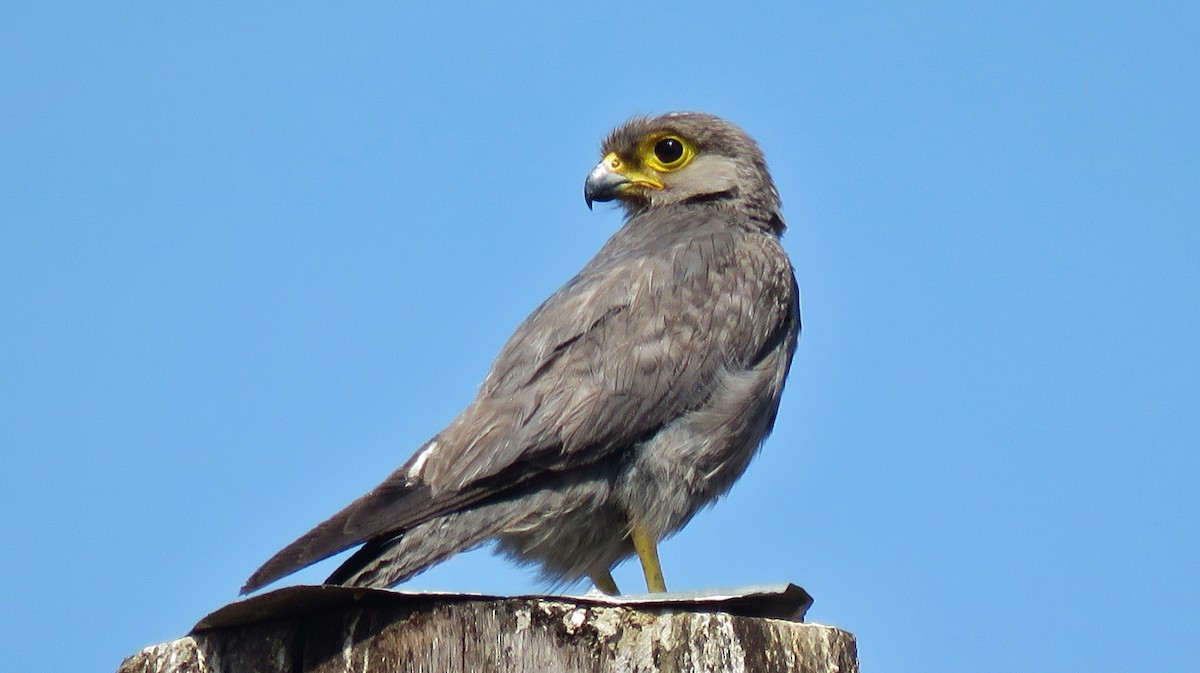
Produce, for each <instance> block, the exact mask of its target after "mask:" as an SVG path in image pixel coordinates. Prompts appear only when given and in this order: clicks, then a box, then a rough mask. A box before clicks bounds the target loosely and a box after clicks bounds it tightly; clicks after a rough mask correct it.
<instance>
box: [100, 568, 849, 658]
mask: <svg viewBox="0 0 1200 673" xmlns="http://www.w3.org/2000/svg"><path fill="white" fill-rule="evenodd" d="M811 600H812V599H811V598H809V596H808V594H807V593H806V592H805V591H804V590H803V589H801V588H800V587H797V586H795V585H790V584H789V585H779V586H771V587H762V588H753V589H740V590H732V591H711V592H703V593H696V594H656V595H647V596H638V597H620V598H609V597H602V596H590V595H589V596H582V597H575V596H570V597H567V596H520V597H511V598H504V597H496V596H479V595H464V594H436V593H408V592H397V591H383V590H373V589H351V588H346V587H326V586H321V587H311V586H304V587H290V588H285V589H280V590H277V591H274V592H271V593H268V594H264V595H262V596H257V597H254V598H250V599H248V600H244V601H240V602H237V603H232V604H230V605H227V606H225V607H224V608H221V609H220V610H218V611H216V612H214V613H213V614H211V615H209V616H208V617H205V618H204V619H203V620H201V621H200V623H199V624H197V625H196V627H195V628H194V629H193V630H192V632H191V633H190V634H188V635H187V636H186V637H184V638H180V639H179V640H176V641H173V642H169V643H163V644H161V645H154V646H152V647H147V648H146V649H144V650H142V651H141V652H139V653H137V654H135V655H133V656H131V657H129V658H128V659H126V660H125V661H124V663H122V664H121V667H120V668H119V669H118V673H243V672H249V671H256V672H260V673H327V672H328V673H332V672H333V671H338V672H342V671H355V672H361V673H383V672H387V671H422V672H428V673H479V672H483V671H531V672H533V671H536V672H538V673H541V672H543V671H545V672H558V671H564V672H569V673H574V672H577V671H578V672H580V673H582V672H589V673H590V672H592V671H647V672H650V671H655V672H658V671H670V672H672V673H674V672H684V671H780V672H784V671H787V672H793V671H796V672H801V671H802V672H804V673H832V672H835V671H836V672H838V673H857V671H858V661H857V658H856V653H855V642H854V636H852V635H851V634H849V633H847V632H845V631H841V630H839V629H836V628H833V627H829V626H821V625H818V624H805V623H803V622H802V621H800V620H801V619H803V614H804V612H805V610H807V608H808V606H809V605H810V604H811Z"/></svg>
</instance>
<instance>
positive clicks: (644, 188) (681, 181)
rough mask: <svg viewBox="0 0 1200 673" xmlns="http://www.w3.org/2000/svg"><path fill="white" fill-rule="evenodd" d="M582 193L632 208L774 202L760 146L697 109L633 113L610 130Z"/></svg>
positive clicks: (635, 210) (771, 206) (771, 205)
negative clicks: (647, 114) (654, 114)
mask: <svg viewBox="0 0 1200 673" xmlns="http://www.w3.org/2000/svg"><path fill="white" fill-rule="evenodd" d="M600 154H601V155H602V156H603V157H604V158H603V159H601V160H600V163H599V164H597V165H596V167H595V168H593V169H592V171H591V173H589V174H588V177H587V181H586V182H585V183H584V186H583V197H584V199H585V200H586V201H587V204H588V207H589V208H591V207H592V203H593V202H596V201H613V200H617V201H620V203H621V205H622V206H624V207H625V210H626V211H627V212H628V213H629V214H630V215H635V214H637V213H639V212H643V211H645V210H648V209H651V208H656V207H660V206H664V205H670V204H677V203H687V202H701V201H718V200H729V201H731V202H735V203H753V204H758V205H759V206H765V207H767V208H768V209H770V210H778V208H779V193H778V192H777V191H776V190H775V184H774V183H773V182H772V180H771V175H770V173H768V172H767V164H766V160H765V159H764V158H763V154H762V150H760V149H759V148H758V145H757V144H756V143H755V142H754V140H753V139H752V138H751V137H750V136H749V135H747V134H746V132H745V131H743V130H741V129H740V128H738V127H737V126H734V125H733V124H730V123H729V122H727V121H725V120H723V119H721V118H719V117H715V116H713V115H709V114H704V113H699V112H672V113H669V114H665V115H662V116H660V117H636V118H634V119H631V120H629V121H628V122H626V123H625V124H624V125H622V126H621V127H619V128H617V129H616V130H614V131H613V132H612V133H611V134H609V136H608V138H607V139H606V140H605V141H604V143H603V145H601V148H600Z"/></svg>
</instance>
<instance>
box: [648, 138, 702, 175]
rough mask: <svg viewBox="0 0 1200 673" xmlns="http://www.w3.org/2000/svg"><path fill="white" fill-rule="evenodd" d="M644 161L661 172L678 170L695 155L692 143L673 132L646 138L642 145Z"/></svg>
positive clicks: (649, 166)
mask: <svg viewBox="0 0 1200 673" xmlns="http://www.w3.org/2000/svg"><path fill="white" fill-rule="evenodd" d="M641 155H642V163H644V164H645V165H646V167H647V168H651V169H653V170H655V171H658V172H659V173H670V172H672V171H677V170H679V169H681V168H683V167H684V166H686V165H688V163H689V162H691V160H692V157H693V156H695V151H694V150H693V149H692V145H691V143H689V142H687V141H686V140H684V139H683V138H680V137H679V136H677V135H672V134H661V135H659V134H656V135H653V136H650V137H649V138H646V140H644V141H643V142H642V147H641Z"/></svg>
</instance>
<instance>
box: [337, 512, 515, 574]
mask: <svg viewBox="0 0 1200 673" xmlns="http://www.w3.org/2000/svg"><path fill="white" fill-rule="evenodd" d="M524 509H525V508H524V507H523V506H522V503H521V501H520V500H503V501H499V502H494V503H490V504H487V505H483V506H480V507H475V508H472V509H468V510H463V511H459V512H453V513H451V514H446V515H443V516H439V517H437V518H435V519H433V520H431V521H427V522H425V523H422V524H419V525H417V526H414V527H413V528H412V529H410V530H408V531H405V532H404V533H403V534H401V535H397V536H392V537H389V538H376V539H374V540H371V541H369V542H367V543H366V544H365V545H363V547H362V548H361V549H359V550H358V551H357V552H355V553H354V554H353V555H352V556H351V557H350V558H348V559H346V561H345V562H344V563H342V565H341V566H340V567H339V568H338V569H337V570H335V571H334V572H333V574H332V575H330V576H329V579H327V580H325V583H326V584H346V585H351V586H360V587H375V588H386V587H390V586H393V585H396V584H399V583H400V582H403V581H405V580H407V579H409V578H411V577H412V576H413V575H416V574H418V573H420V572H421V571H423V570H425V569H426V568H428V567H429V566H432V565H434V564H436V563H439V562H441V561H444V560H446V559H447V558H450V557H451V556H454V555H455V554H457V553H459V552H463V551H467V550H469V549H473V548H475V547H478V546H479V545H481V544H483V543H484V542H486V541H487V540H488V539H490V538H492V537H495V536H496V535H497V534H498V533H500V532H501V531H503V530H504V529H506V528H509V527H511V526H512V525H514V523H515V522H517V521H519V520H520V518H521V516H522V514H523V513H524Z"/></svg>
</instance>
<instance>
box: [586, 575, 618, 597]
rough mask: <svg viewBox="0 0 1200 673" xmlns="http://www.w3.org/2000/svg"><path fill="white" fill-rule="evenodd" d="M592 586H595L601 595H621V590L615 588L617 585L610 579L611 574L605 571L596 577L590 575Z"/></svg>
mask: <svg viewBox="0 0 1200 673" xmlns="http://www.w3.org/2000/svg"><path fill="white" fill-rule="evenodd" d="M592 584H594V585H596V588H597V589H599V590H600V591H601V592H602V593H605V594H608V595H609V596H619V595H621V590H620V589H618V588H617V583H616V582H615V581H614V580H613V578H612V573H610V572H608V571H607V570H606V571H604V572H603V573H600V574H598V575H592Z"/></svg>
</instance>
